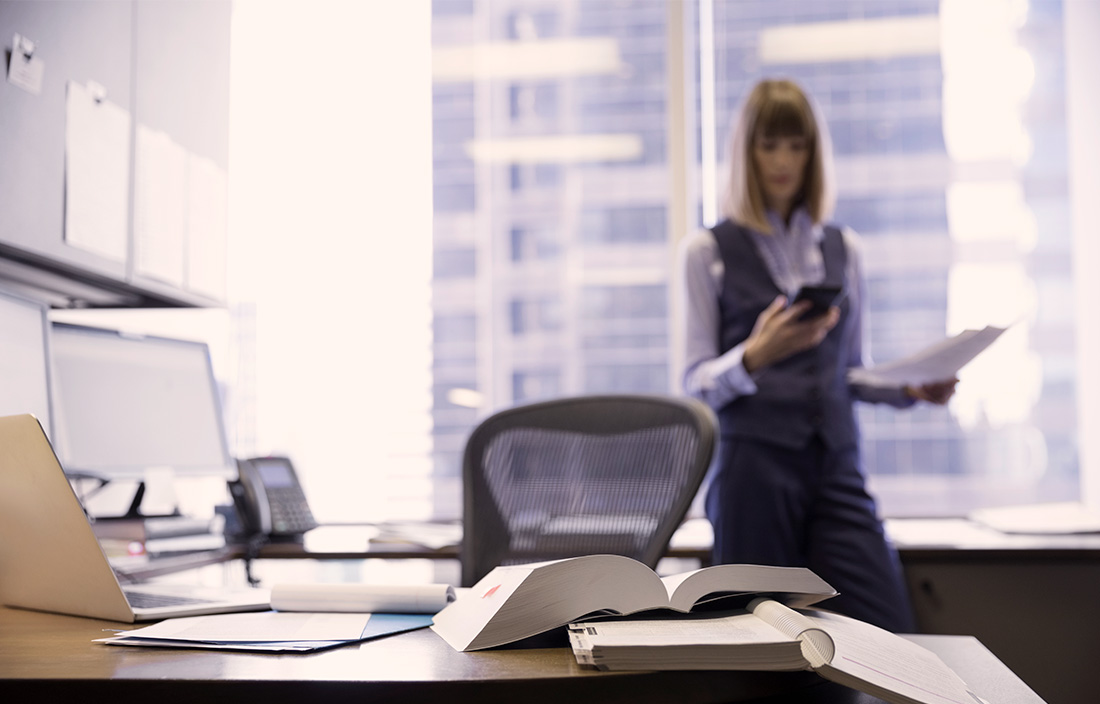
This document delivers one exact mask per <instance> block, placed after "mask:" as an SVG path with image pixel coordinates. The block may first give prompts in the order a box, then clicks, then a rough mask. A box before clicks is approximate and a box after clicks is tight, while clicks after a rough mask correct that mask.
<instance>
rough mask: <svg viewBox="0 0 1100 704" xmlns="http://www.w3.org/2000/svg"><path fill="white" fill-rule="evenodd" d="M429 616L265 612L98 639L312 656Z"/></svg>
mask: <svg viewBox="0 0 1100 704" xmlns="http://www.w3.org/2000/svg"><path fill="white" fill-rule="evenodd" d="M431 622H432V616H431V614H347V613H284V612H275V611H267V612H262V613H244V614H221V615H217V616H193V617H189V618H174V619H168V620H167V621H162V622H161V623H158V624H156V625H153V626H147V627H145V628H138V629H136V630H132V631H124V632H121V633H119V634H118V635H115V636H111V637H110V638H100V639H97V641H96V642H97V643H107V644H108V645H141V646H154V647H166V648H207V649H214V650H251V651H267V652H309V651H313V650H319V649H321V648H331V647H334V646H338V645H344V644H346V643H354V642H357V641H362V640H368V639H371V638H379V637H381V636H387V635H391V634H395V633H404V632H405V631H412V630H416V629H418V628H424V627H426V626H429V625H431Z"/></svg>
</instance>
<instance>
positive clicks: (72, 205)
mask: <svg viewBox="0 0 1100 704" xmlns="http://www.w3.org/2000/svg"><path fill="white" fill-rule="evenodd" d="M129 184H130V113H129V112H127V111H126V110H123V109H122V108H120V107H119V106H117V105H115V104H114V103H111V102H110V101H109V100H107V99H106V97H104V95H103V91H102V89H101V88H100V89H97V90H94V91H93V90H92V89H89V88H87V87H85V86H83V85H81V84H79V83H76V82H75V81H69V83H68V89H67V93H66V101H65V241H66V243H68V244H69V245H72V246H73V247H79V248H80V249H83V250H86V251H89V252H93V253H95V254H98V255H100V256H103V257H106V258H108V259H112V260H114V261H117V262H125V261H126V254H127V242H128V240H129V238H128V234H129V232H128V228H129V207H130V198H129V195H130V194H129Z"/></svg>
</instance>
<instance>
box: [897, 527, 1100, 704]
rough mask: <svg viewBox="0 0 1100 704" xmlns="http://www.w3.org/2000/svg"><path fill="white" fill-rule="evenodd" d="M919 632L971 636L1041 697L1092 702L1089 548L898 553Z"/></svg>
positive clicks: (1095, 619) (1098, 576) (1097, 613)
mask: <svg viewBox="0 0 1100 704" xmlns="http://www.w3.org/2000/svg"><path fill="white" fill-rule="evenodd" d="M902 561H903V562H904V564H905V574H906V580H907V582H908V585H909V591H910V596H911V598H912V600H913V605H914V610H915V611H916V617H917V627H918V629H919V632H921V633H938V634H966V635H972V636H975V637H977V638H978V639H979V640H980V641H981V642H982V644H984V645H985V646H986V647H987V648H989V649H990V650H991V651H993V653H994V654H996V655H997V657H998V658H1000V659H1001V660H1002V661H1004V663H1005V664H1006V665H1008V666H1009V667H1010V668H1012V670H1013V671H1014V672H1015V673H1016V674H1018V675H1019V676H1020V677H1021V678H1022V679H1023V680H1024V681H1025V682H1027V684H1028V685H1030V686H1031V687H1032V688H1033V689H1034V690H1035V691H1036V692H1038V693H1039V695H1040V696H1042V697H1043V698H1044V699H1045V700H1046V701H1050V702H1065V703H1066V704H1078V703H1079V704H1085V702H1093V701H1096V695H1095V682H1094V680H1093V677H1094V674H1093V672H1092V667H1093V663H1094V661H1095V654H1096V645H1095V644H1094V643H1093V636H1092V633H1091V631H1092V630H1093V628H1094V626H1095V624H1097V623H1100V604H1097V601H1096V590H1097V585H1100V563H1098V562H1097V560H1096V554H1095V551H1093V550H1057V549H1050V550H1043V549H1041V548H1037V549H1034V550H1021V551H1016V550H999V551H998V550H991V551H975V550H944V551H935V550H924V551H909V552H908V553H906V552H905V551H903V552H902Z"/></svg>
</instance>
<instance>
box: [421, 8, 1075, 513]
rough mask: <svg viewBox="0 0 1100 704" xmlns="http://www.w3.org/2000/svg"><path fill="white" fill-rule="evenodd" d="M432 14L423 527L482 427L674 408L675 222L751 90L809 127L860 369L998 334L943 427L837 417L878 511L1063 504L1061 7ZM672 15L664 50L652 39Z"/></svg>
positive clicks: (940, 422) (1071, 447)
mask: <svg viewBox="0 0 1100 704" xmlns="http://www.w3.org/2000/svg"><path fill="white" fill-rule="evenodd" d="M432 7H433V50H434V56H433V126H434V135H433V163H434V169H435V173H434V200H435V216H434V225H433V228H434V240H433V242H434V244H433V249H434V273H433V304H432V305H433V311H434V320H435V323H434V328H433V329H434V332H435V338H434V362H433V384H434V389H435V393H434V398H435V404H434V409H433V430H432V438H433V457H434V474H435V480H436V481H435V486H436V487H437V489H436V507H435V510H436V512H437V513H438V514H439V515H442V516H457V515H458V514H459V495H460V466H461V450H462V446H463V444H464V442H465V437H466V435H467V434H468V432H469V431H470V429H471V428H472V426H473V424H474V423H476V422H477V420H479V419H480V418H482V417H484V416H485V415H486V414H488V413H490V412H492V411H493V410H495V409H499V408H502V407H505V406H508V405H512V404H514V403H519V402H528V401H533V400H538V399H541V398H549V397H553V396H559V395H564V394H575V393H593V392H603V391H638V392H657V393H661V392H665V391H667V390H668V389H670V388H675V386H674V380H673V379H672V378H671V377H672V375H673V373H674V370H673V369H672V366H673V363H672V361H671V359H672V357H671V354H670V349H669V348H670V339H669V332H668V331H669V330H670V329H671V325H670V319H669V316H670V314H671V311H672V309H671V307H670V306H669V304H668V300H669V280H670V277H671V275H672V264H673V259H672V257H671V255H670V252H671V248H672V246H673V243H672V242H670V234H669V233H670V232H672V231H675V229H676V227H675V226H676V225H678V223H672V222H670V217H671V216H670V213H672V212H689V213H697V214H698V215H697V216H695V217H694V218H693V222H691V223H689V227H701V226H704V225H709V224H712V222H710V220H711V219H712V218H713V213H714V203H713V199H714V187H715V186H716V185H717V186H720V185H721V184H720V180H721V174H722V173H723V162H724V161H725V159H724V150H725V148H726V139H725V137H726V129H727V126H728V123H729V120H730V117H731V115H732V114H733V112H734V110H735V109H736V106H737V105H738V103H739V101H740V100H741V98H742V97H743V95H744V94H745V92H746V90H747V89H748V87H749V86H750V85H751V84H752V83H753V82H755V81H756V80H758V79H759V78H763V77H767V76H787V77H791V78H794V79H796V80H798V81H799V82H800V83H801V84H802V85H803V86H804V87H805V88H807V89H808V90H809V92H811V93H812V94H813V95H814V96H815V98H816V100H817V101H818V103H819V105H820V107H821V109H822V112H823V114H824V115H825V117H826V119H827V121H828V123H829V127H830V131H831V133H832V136H833V141H834V147H835V151H836V157H837V175H838V186H839V202H838V207H837V211H836V220H837V221H838V222H841V223H843V224H846V225H849V226H851V227H852V228H854V229H855V230H856V231H857V232H859V234H860V235H861V238H862V241H863V243H864V248H865V252H864V256H865V269H866V273H867V276H868V288H869V293H870V295H869V306H870V311H869V326H868V327H869V333H870V339H869V345H870V352H871V355H872V356H873V357H874V358H875V359H876V360H878V361H887V360H890V359H892V358H896V357H898V356H901V355H904V354H907V353H909V352H912V351H915V350H916V349H918V348H920V347H922V346H924V345H926V344H929V343H931V342H934V341H936V340H938V339H940V338H942V337H943V336H944V335H946V334H953V333H955V332H958V331H960V330H962V329H965V328H968V327H981V326H984V325H986V324H997V325H1011V328H1010V330H1009V332H1008V333H1006V334H1005V335H1004V336H1003V337H1002V339H1001V340H999V341H998V342H997V343H996V345H995V347H994V348H992V349H991V350H989V351H988V352H987V353H986V354H985V355H983V356H982V357H981V358H980V359H979V360H978V361H976V362H975V363H974V364H973V365H972V366H971V367H968V368H967V369H966V370H964V372H963V374H962V377H961V379H962V383H961V384H960V386H959V393H958V394H957V397H956V398H955V399H954V400H953V401H952V403H951V404H950V405H949V406H948V407H947V408H931V407H921V408H917V409H913V410H910V411H905V412H898V411H894V410H892V409H886V408H879V407H863V408H861V409H860V415H861V423H862V428H863V433H864V449H865V453H866V457H865V460H866V466H867V468H868V470H869V472H870V473H871V475H872V485H873V488H874V489H875V490H876V492H877V493H878V494H879V496H880V498H881V500H882V505H883V508H884V509H885V510H886V512H887V513H889V514H891V515H935V514H951V513H963V512H965V511H966V510H968V509H970V508H974V507H978V506H983V505H995V504H1004V503H1013V502H1029V501H1036V500H1054V499H1063V498H1076V496H1077V491H1078V477H1077V457H1076V454H1077V453H1076V425H1077V423H1076V412H1075V401H1076V400H1075V397H1074V389H1075V388H1076V376H1075V369H1074V366H1075V365H1074V356H1073V355H1074V324H1073V322H1074V321H1073V316H1072V310H1073V307H1072V305H1070V303H1069V301H1070V300H1071V296H1072V286H1073V282H1072V269H1071V243H1072V238H1071V232H1070V228H1069V203H1068V196H1067V192H1068V185H1067V177H1066V169H1067V151H1068V149H1067V145H1066V136H1065V135H1066V130H1065V90H1064V63H1065V62H1064V56H1063V47H1062V21H1063V19H1062V6H1061V2H1060V1H1056V0H1033V1H1032V2H1030V3H1028V2H1022V1H1019V0H862V1H858V0H818V1H816V2H813V3H807V2H796V1H792V0H737V1H736V2H734V1H732V0H727V1H722V0H713V1H712V0H699V1H698V2H684V3H667V2H664V1H663V0H558V1H554V2H547V1H540V0H435V1H434V2H433V5H432ZM670 11H676V12H679V11H683V12H684V13H685V18H684V22H683V27H684V28H685V30H684V36H673V37H671V38H670V37H669V36H668V35H669V33H668V26H669V17H670V14H669V13H670ZM670 52H687V53H688V56H687V65H688V66H689V67H694V71H689V72H688V74H687V75H688V79H687V81H688V82H689V83H690V84H691V85H687V86H682V87H684V88H686V90H685V91H684V94H686V95H688V96H696V97H697V99H689V100H688V103H689V105H688V106H687V107H686V108H685V106H682V105H679V104H675V105H673V104H670V99H669V97H668V96H669V95H671V94H674V93H675V91H670V85H674V84H675V82H676V81H677V80H679V77H678V76H675V75H673V76H670V75H669V69H668V67H669V66H671V65H679V62H672V61H669V59H670V57H672V56H673V54H671V53H670ZM692 76H693V77H694V78H692ZM701 77H705V78H701ZM670 79H671V80H670ZM685 109H687V110H689V113H690V114H691V115H693V116H694V121H693V123H694V125H695V126H696V133H695V134H694V135H693V136H692V137H691V139H690V140H689V143H690V144H696V145H700V146H699V148H698V151H697V153H696V158H695V159H694V160H692V161H693V163H692V164H690V165H689V167H688V168H689V170H690V172H691V175H690V177H689V180H690V181H691V182H692V184H693V185H694V186H695V188H694V189H693V190H694V192H695V195H694V196H692V201H691V202H690V203H687V204H686V207H685V208H680V209H679V210H677V208H676V207H674V206H676V205H685V204H674V203H672V202H671V198H672V197H673V194H674V193H676V192H677V191H678V189H676V188H673V187H672V186H671V185H670V163H669V161H670V158H671V157H670V156H669V153H670V151H671V150H670V148H669V141H670V140H669V138H668V125H669V123H670V119H669V118H670V114H672V111H682V110H685ZM712 174H716V176H715V177H713V178H711V175H712ZM712 180H713V181H718V182H719V183H717V184H715V183H710V181H712Z"/></svg>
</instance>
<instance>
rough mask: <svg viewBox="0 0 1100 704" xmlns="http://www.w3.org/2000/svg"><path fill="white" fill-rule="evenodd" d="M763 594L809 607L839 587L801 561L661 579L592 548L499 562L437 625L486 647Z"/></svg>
mask: <svg viewBox="0 0 1100 704" xmlns="http://www.w3.org/2000/svg"><path fill="white" fill-rule="evenodd" d="M762 595H767V596H769V597H771V598H773V599H776V600H778V601H782V602H783V603H787V604H790V605H792V606H808V605H810V604H813V603H816V602H818V601H821V600H822V599H827V598H829V597H831V596H835V595H836V590H835V589H833V588H832V587H830V586H829V585H828V584H827V583H826V582H825V581H824V580H822V579H821V578H820V577H818V576H817V575H816V574H814V573H813V572H811V571H810V570H808V569H805V568H802V567H768V566H764V565H714V566H712V567H706V568H703V569H701V570H695V571H692V572H685V573H682V574H677V575H672V576H669V577H664V578H662V577H659V576H658V575H657V573H656V572H654V571H653V570H652V569H650V568H649V567H647V566H646V565H644V564H642V563H641V562H638V561H637V560H633V559H631V558H629V557H623V556H620V555H585V556H583V557H572V558H567V559H564V560H554V561H551V562H538V563H532V564H527V565H508V566H503V567H497V568H496V569H494V570H493V571H491V572H490V573H489V574H487V575H485V577H483V578H482V579H481V580H480V581H479V582H478V583H477V584H475V585H474V586H473V587H472V588H471V589H470V590H469V592H468V593H465V594H462V595H461V596H459V597H458V599H456V600H455V601H454V602H453V603H451V604H449V605H448V606H447V607H446V608H444V609H443V610H442V611H440V612H439V613H438V614H436V615H435V619H434V620H433V622H432V630H434V631H435V632H436V633H438V634H439V635H440V636H441V637H442V638H443V640H445V641H447V643H448V644H450V646H451V647H452V648H454V649H455V650H459V651H466V650H480V649H482V648H492V647H495V646H498V645H504V644H506V643H512V642H514V641H517V640H522V639H524V638H527V637H529V636H533V635H537V634H539V633H543V632H545V631H549V630H551V629H554V628H558V627H561V626H565V625H566V624H568V623H569V622H570V621H576V620H578V619H580V618H582V617H585V616H588V615H591V614H599V613H615V614H623V615H625V614H633V613H637V612H640V611H648V610H652V609H670V610H672V611H676V612H681V613H687V612H690V611H692V610H693V609H697V608H698V607H699V606H700V605H701V604H703V603H706V602H710V601H714V600H716V599H722V604H723V607H724V608H725V607H728V608H735V607H738V606H744V605H745V604H747V603H748V602H749V600H750V599H752V598H753V597H756V596H762ZM738 597H740V598H738Z"/></svg>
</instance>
